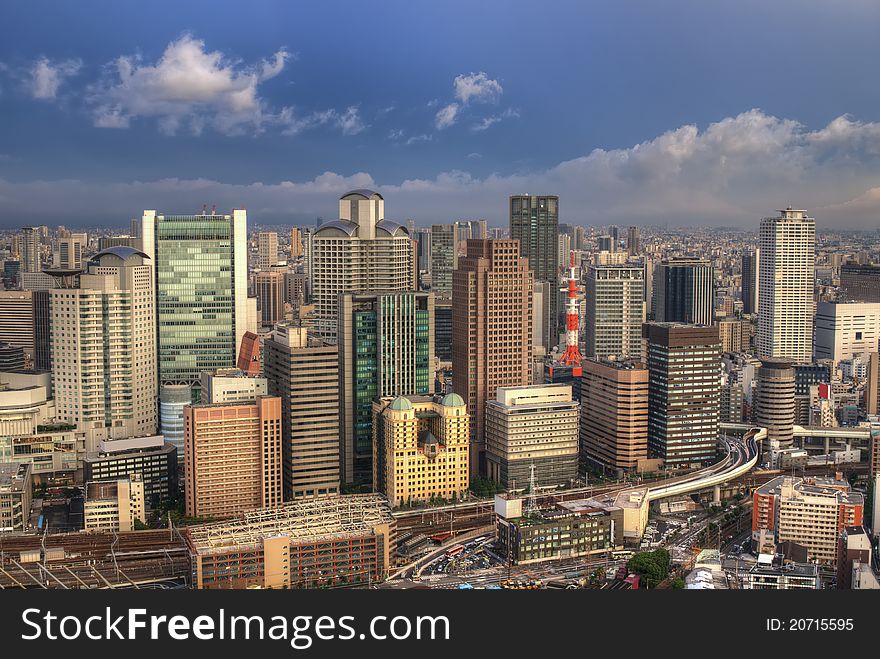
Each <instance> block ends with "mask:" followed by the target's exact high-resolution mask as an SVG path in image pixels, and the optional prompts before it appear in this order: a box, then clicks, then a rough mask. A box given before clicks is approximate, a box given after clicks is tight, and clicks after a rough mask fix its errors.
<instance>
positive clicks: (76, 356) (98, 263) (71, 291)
mask: <svg viewBox="0 0 880 659" xmlns="http://www.w3.org/2000/svg"><path fill="white" fill-rule="evenodd" d="M149 261H150V260H149V257H148V256H147V255H146V254H144V253H143V252H141V251H140V250H136V249H134V248H132V247H112V248H110V249H106V250H104V251H103V252H99V253H98V254H97V255H95V256H94V257H93V258H92V260H91V261H90V262H89V264H88V270H87V272H86V273H84V274H83V275H81V276H80V278H79V286H78V287H77V288H57V289H53V290H52V291H51V292H50V313H51V332H52V341H51V345H52V381H53V385H54V391H55V401H56V406H57V411H58V417H59V418H60V419H63V420H65V421H68V422H70V423H75V424H76V425H77V426H78V427H79V429H80V430H84V431H85V433H86V451H95V450H97V446H98V442H99V441H101V440H105V439H117V438H121V437H131V436H135V435H148V434H152V433H154V432H155V431H156V424H157V421H158V419H157V414H156V398H157V392H156V317H155V306H154V294H153V281H152V272H153V269H152V266H151V265H150V262H149Z"/></svg>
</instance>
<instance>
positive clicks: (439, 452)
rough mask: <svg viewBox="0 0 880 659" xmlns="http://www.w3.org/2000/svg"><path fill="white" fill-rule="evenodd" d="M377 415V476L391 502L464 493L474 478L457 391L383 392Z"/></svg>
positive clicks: (373, 410) (465, 416)
mask: <svg viewBox="0 0 880 659" xmlns="http://www.w3.org/2000/svg"><path fill="white" fill-rule="evenodd" d="M371 413H372V415H373V423H372V427H373V442H372V444H373V459H372V460H371V462H372V467H373V475H372V478H371V480H372V481H373V484H374V488H375V490H376V491H378V492H381V493H382V494H384V495H385V496H387V497H388V503H390V504H391V506H393V507H397V506H401V505H403V504H411V503H428V502H432V501H435V500H437V499H442V500H446V501H454V500H457V499H461V498H462V497H463V496H464V495H465V494H466V493H467V491H468V484H469V483H470V466H469V457H470V455H469V441H470V440H469V433H470V429H469V416H468V412H467V407H466V406H465V404H464V400H462V398H461V396H459V395H458V394H446V396H444V397H443V399H442V400H439V401H438V400H437V399H434V398H431V397H428V396H396V397H388V396H386V397H381V398H379V399H378V400H376V402H374V403H372V405H371Z"/></svg>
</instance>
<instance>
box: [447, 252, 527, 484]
mask: <svg viewBox="0 0 880 659" xmlns="http://www.w3.org/2000/svg"><path fill="white" fill-rule="evenodd" d="M519 245H520V244H519V241H517V240H468V241H467V255H466V256H464V257H462V258H461V259H459V263H458V269H457V270H456V271H455V272H454V273H453V277H452V282H453V284H452V288H453V295H452V364H453V369H454V370H453V379H452V388H453V391H455V393H457V394H459V395H460V396H461V397H462V398H463V399H464V401H465V403H466V404H467V408H468V412H469V413H470V416H471V421H470V430H471V444H470V446H471V460H470V465H471V471H472V472H473V473H475V474H476V473H480V474H485V473H486V461H485V450H486V449H485V446H486V443H485V425H484V419H485V413H486V402H487V401H488V400H491V399H492V398H493V397H494V396H495V392H496V391H497V390H498V387H522V386H525V385H528V384H530V383H531V368H532V346H533V343H532V285H533V275H532V272H531V270H530V269H529V262H528V259H525V258H523V257H522V256H520V253H519Z"/></svg>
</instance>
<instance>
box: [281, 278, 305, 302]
mask: <svg viewBox="0 0 880 659" xmlns="http://www.w3.org/2000/svg"><path fill="white" fill-rule="evenodd" d="M284 301H285V302H286V303H287V304H289V305H290V306H291V307H293V308H294V309H299V308H300V307H302V306H303V305H304V304H305V303H306V276H305V274H304V273H302V272H294V271H293V270H288V271H287V272H285V273H284Z"/></svg>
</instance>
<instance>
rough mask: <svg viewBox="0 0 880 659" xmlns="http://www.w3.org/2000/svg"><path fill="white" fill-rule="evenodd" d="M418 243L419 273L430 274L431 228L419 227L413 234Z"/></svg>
mask: <svg viewBox="0 0 880 659" xmlns="http://www.w3.org/2000/svg"><path fill="white" fill-rule="evenodd" d="M413 235H414V236H415V239H416V240H417V241H418V243H419V272H428V273H430V272H431V249H432V247H431V246H432V241H431V228H430V227H421V228H419V229H416V230H415V233H414V234H413Z"/></svg>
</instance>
